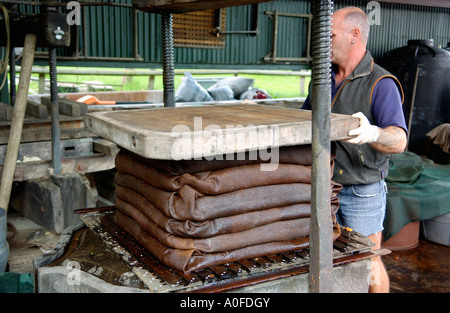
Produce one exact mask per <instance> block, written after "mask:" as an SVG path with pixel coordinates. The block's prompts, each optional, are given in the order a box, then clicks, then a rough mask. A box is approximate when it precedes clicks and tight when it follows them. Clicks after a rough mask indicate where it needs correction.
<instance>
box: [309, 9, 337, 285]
mask: <svg viewBox="0 0 450 313" xmlns="http://www.w3.org/2000/svg"><path fill="white" fill-rule="evenodd" d="M332 10H333V3H332V1H320V0H315V1H313V3H312V12H313V26H312V29H313V33H312V50H311V52H312V58H313V60H312V95H311V107H312V154H313V162H312V184H311V218H310V244H311V246H310V267H309V290H310V292H331V291H332V284H333V275H332V267H333V240H332V233H333V225H332V220H331V215H330V205H331V204H330V203H331V200H330V179H331V177H330V150H331V144H330V119H331V62H330V56H331V40H330V38H331V13H332Z"/></svg>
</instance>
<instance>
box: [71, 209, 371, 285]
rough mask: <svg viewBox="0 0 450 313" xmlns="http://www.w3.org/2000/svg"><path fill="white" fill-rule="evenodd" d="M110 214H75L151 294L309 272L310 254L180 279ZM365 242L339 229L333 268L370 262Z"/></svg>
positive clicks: (179, 274) (285, 255)
mask: <svg viewBox="0 0 450 313" xmlns="http://www.w3.org/2000/svg"><path fill="white" fill-rule="evenodd" d="M114 211H115V210H108V211H97V212H95V211H94V212H88V213H84V214H83V213H82V214H80V219H81V220H82V221H83V222H84V224H85V225H86V226H87V227H89V228H90V229H91V230H92V231H93V232H94V233H95V234H96V235H97V236H98V237H99V238H101V239H102V241H103V242H104V243H105V244H106V245H107V246H108V247H110V248H111V249H112V250H113V251H114V252H115V253H116V254H117V255H118V256H119V257H120V258H122V259H123V261H124V262H125V263H126V264H127V266H128V267H129V268H130V269H131V271H132V272H133V273H134V274H135V275H136V276H137V277H139V278H140V279H141V280H142V282H143V284H144V285H145V286H146V288H148V289H149V291H150V292H225V291H232V290H236V289H240V288H243V287H246V286H253V285H257V284H260V283H264V282H270V281H274V280H279V279H283V278H287V277H291V276H295V275H299V274H302V273H307V272H308V269H309V250H308V249H305V250H301V251H295V252H290V253H283V254H276V255H269V256H264V257H258V258H251V259H248V260H241V261H238V262H233V263H227V264H224V265H220V266H213V267H209V268H206V269H202V270H198V271H195V272H192V273H183V272H180V271H176V270H174V269H172V268H169V267H167V266H165V265H164V264H162V263H160V262H159V261H158V260H156V258H154V257H153V256H152V255H151V254H150V253H149V252H148V251H146V250H145V249H144V248H142V247H141V246H140V245H139V244H138V243H137V242H136V241H135V240H134V239H133V238H132V237H131V236H130V235H128V234H127V233H126V232H124V231H123V230H122V229H121V228H119V227H118V226H117V225H116V224H115V222H114V220H113V214H114ZM372 246H373V244H372V243H371V242H370V240H369V239H368V238H367V237H364V236H361V235H360V234H358V233H356V232H353V231H349V230H347V229H345V228H342V233H341V236H340V237H339V238H338V239H337V240H336V241H335V242H334V253H333V263H334V266H338V265H342V264H347V263H350V262H355V261H360V260H364V259H368V258H371V257H373V256H374V253H373V252H372V250H371V248H372Z"/></svg>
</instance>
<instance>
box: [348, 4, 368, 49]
mask: <svg viewBox="0 0 450 313" xmlns="http://www.w3.org/2000/svg"><path fill="white" fill-rule="evenodd" d="M346 9H347V10H346V11H347V12H346V14H345V17H344V20H345V22H346V23H347V25H348V26H349V27H351V29H354V28H358V29H359V30H360V31H361V37H362V39H363V41H364V43H366V44H367V40H368V39H369V31H370V25H369V20H368V19H367V15H366V13H364V11H363V10H361V9H359V8H357V7H348V8H346Z"/></svg>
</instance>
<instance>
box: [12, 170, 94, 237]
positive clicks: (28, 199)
mask: <svg viewBox="0 0 450 313" xmlns="http://www.w3.org/2000/svg"><path fill="white" fill-rule="evenodd" d="M17 189H19V190H17ZM11 206H12V207H13V208H14V209H15V210H16V211H18V212H20V213H21V214H22V215H23V217H25V218H27V219H30V220H31V221H33V222H35V223H36V224H38V225H39V226H42V227H43V228H44V229H46V230H49V231H51V232H53V233H57V234H60V233H62V232H63V230H64V229H65V228H67V227H70V226H73V225H76V224H78V223H80V219H79V217H78V216H77V215H76V214H74V211H75V210H77V209H84V208H90V207H95V206H96V200H95V197H94V195H93V193H92V191H91V190H90V186H89V181H88V179H87V178H86V177H84V176H83V175H80V174H78V173H68V174H60V175H52V176H51V177H50V178H43V179H36V180H29V181H26V182H24V183H23V184H22V185H20V187H19V188H16V190H15V191H14V195H13V198H12V199H11Z"/></svg>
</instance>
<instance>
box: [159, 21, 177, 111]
mask: <svg viewBox="0 0 450 313" xmlns="http://www.w3.org/2000/svg"><path fill="white" fill-rule="evenodd" d="M161 36H162V53H163V55H162V57H163V88H164V91H163V94H164V107H174V106H175V72H174V57H173V25H172V14H171V13H162V14H161Z"/></svg>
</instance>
